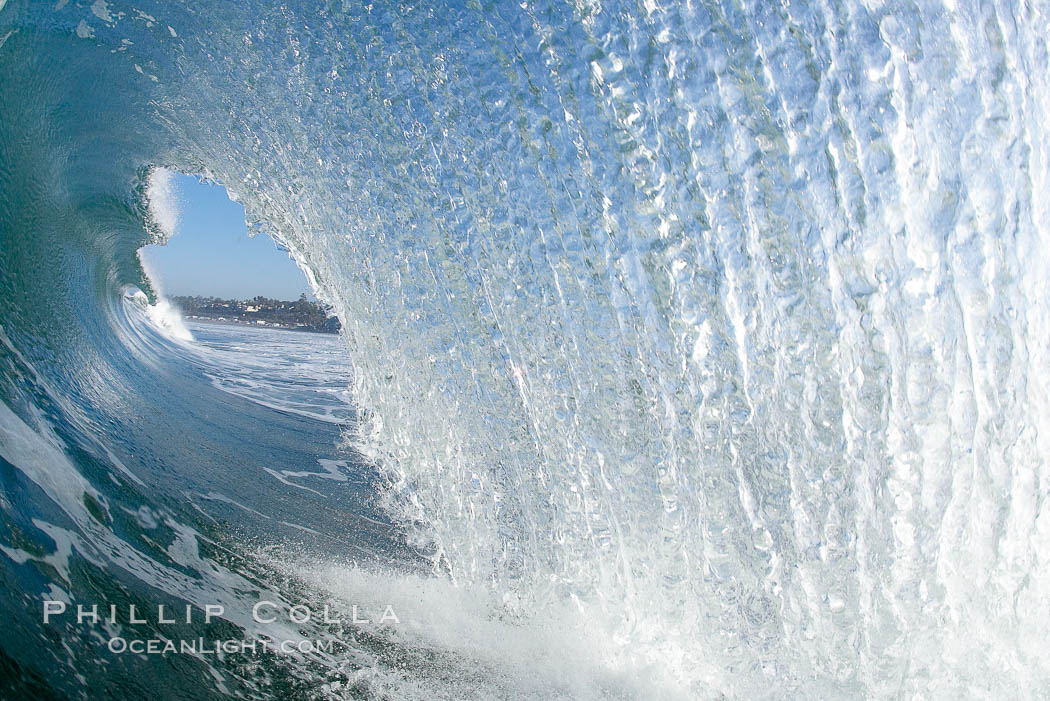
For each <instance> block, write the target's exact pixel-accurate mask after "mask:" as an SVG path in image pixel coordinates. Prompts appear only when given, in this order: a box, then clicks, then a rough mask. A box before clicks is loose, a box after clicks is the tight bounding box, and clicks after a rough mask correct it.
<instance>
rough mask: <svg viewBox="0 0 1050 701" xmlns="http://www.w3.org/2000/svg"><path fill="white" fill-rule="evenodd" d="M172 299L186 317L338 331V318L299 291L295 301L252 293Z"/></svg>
mask: <svg viewBox="0 0 1050 701" xmlns="http://www.w3.org/2000/svg"><path fill="white" fill-rule="evenodd" d="M169 299H170V301H171V303H172V304H174V305H175V306H176V307H178V308H179V310H180V311H181V312H182V314H183V316H184V317H186V318H187V319H203V320H207V321H220V322H227V323H232V324H245V325H248V326H256V327H263V328H275V329H289V330H292V331H312V332H314V333H339V328H340V324H339V319H337V318H336V317H334V316H330V315H329V314H328V310H327V309H326V308H325V307H324V305H322V304H320V303H318V302H312V301H310V300H308V299H307V298H306V295H302V296H300V297H299V299H297V300H295V301H285V300H279V299H269V298H267V297H262V296H258V297H253V298H252V299H243V300H242V299H219V298H218V297H199V296H196V297H185V296H179V297H171V298H169Z"/></svg>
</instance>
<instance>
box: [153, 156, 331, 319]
mask: <svg viewBox="0 0 1050 701" xmlns="http://www.w3.org/2000/svg"><path fill="white" fill-rule="evenodd" d="M172 189H173V190H174V192H173V193H172V194H173V195H174V196H175V198H176V200H177V202H178V211H179V215H178V222H177V224H176V225H175V235H174V236H172V237H171V239H170V240H169V241H168V243H167V244H166V245H164V246H146V247H145V248H143V249H142V257H143V259H144V261H145V263H146V269H147V270H148V271H149V274H150V275H151V277H153V278H159V280H157V281H158V282H159V284H160V289H161V290H162V291H163V293H164V294H165V295H169V296H170V295H214V296H216V297H224V298H227V299H229V298H236V299H246V298H249V297H254V296H255V295H263V296H264V297H276V298H277V299H297V298H298V297H299V295H300V294H302V293H303V292H306V293H307V295H308V296H311V297H312V295H310V292H309V288H308V286H307V284H306V278H305V277H304V276H303V274H302V272H301V271H300V270H299V268H297V267H296V265H295V263H294V262H292V259H291V258H289V257H288V254H287V253H285V252H284V251H281V250H278V249H277V246H276V245H275V244H274V242H273V240H272V239H271V238H270V237H269V236H265V235H257V236H255V237H254V238H249V237H248V231H247V227H246V226H245V223H244V207H242V206H241V205H240V204H238V203H236V202H233V201H231V200H230V198H229V197H228V196H227V194H226V188H224V187H222V186H220V185H209V184H206V183H202V182H200V181H199V180H198V179H197V178H196V177H194V176H190V175H182V174H181V173H180V174H176V175H175V176H174V178H173V180H172Z"/></svg>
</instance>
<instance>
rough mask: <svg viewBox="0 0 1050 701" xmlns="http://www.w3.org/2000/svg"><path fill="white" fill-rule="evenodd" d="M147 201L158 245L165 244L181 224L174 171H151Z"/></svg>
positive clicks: (162, 169)
mask: <svg viewBox="0 0 1050 701" xmlns="http://www.w3.org/2000/svg"><path fill="white" fill-rule="evenodd" d="M146 200H147V203H148V205H149V213H150V217H151V218H152V220H153V224H154V225H155V226H156V229H157V234H158V239H157V241H156V243H164V242H165V241H167V240H168V239H170V238H171V237H172V236H174V235H175V227H176V226H178V223H179V199H178V195H177V194H176V193H175V186H174V172H173V171H171V170H169V169H168V168H154V169H153V170H152V171H150V174H149V179H148V180H147V182H146Z"/></svg>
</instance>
